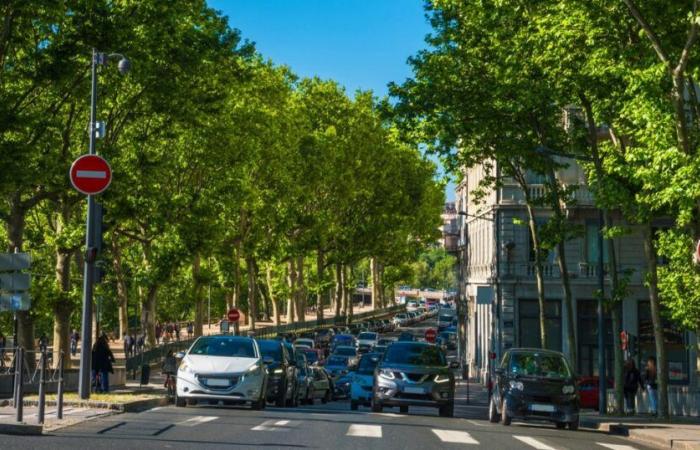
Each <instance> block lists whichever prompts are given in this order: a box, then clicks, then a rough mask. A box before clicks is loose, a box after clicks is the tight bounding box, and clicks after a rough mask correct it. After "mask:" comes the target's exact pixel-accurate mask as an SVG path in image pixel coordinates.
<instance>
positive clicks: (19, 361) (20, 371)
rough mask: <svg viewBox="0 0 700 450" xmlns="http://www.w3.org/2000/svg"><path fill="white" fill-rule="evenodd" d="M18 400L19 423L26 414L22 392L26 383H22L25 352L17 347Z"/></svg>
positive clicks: (17, 416) (16, 402)
mask: <svg viewBox="0 0 700 450" xmlns="http://www.w3.org/2000/svg"><path fill="white" fill-rule="evenodd" d="M16 358H17V380H18V382H17V398H16V400H15V408H16V410H17V411H16V412H17V415H16V419H17V422H21V421H22V415H23V414H24V393H23V392H22V388H23V387H24V386H23V385H24V383H23V381H22V378H24V364H22V363H23V362H24V350H23V349H22V348H21V347H17V356H16Z"/></svg>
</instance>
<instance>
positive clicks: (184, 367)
mask: <svg viewBox="0 0 700 450" xmlns="http://www.w3.org/2000/svg"><path fill="white" fill-rule="evenodd" d="M178 370H179V371H181V372H185V373H194V370H193V369H192V366H190V365H189V363H188V361H182V362H181V363H180V367H179V368H178Z"/></svg>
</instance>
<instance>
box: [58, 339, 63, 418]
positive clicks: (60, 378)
mask: <svg viewBox="0 0 700 450" xmlns="http://www.w3.org/2000/svg"><path fill="white" fill-rule="evenodd" d="M56 417H57V418H58V419H63V351H61V356H60V357H59V358H58V387H57V388H56Z"/></svg>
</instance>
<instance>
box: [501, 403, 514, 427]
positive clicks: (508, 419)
mask: <svg viewBox="0 0 700 450" xmlns="http://www.w3.org/2000/svg"><path fill="white" fill-rule="evenodd" d="M501 421H502V422H503V425H506V426H508V425H510V422H511V421H512V419H511V417H510V416H509V415H508V408H507V407H506V401H505V399H503V403H501Z"/></svg>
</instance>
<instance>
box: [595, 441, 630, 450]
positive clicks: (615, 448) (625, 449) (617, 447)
mask: <svg viewBox="0 0 700 450" xmlns="http://www.w3.org/2000/svg"><path fill="white" fill-rule="evenodd" d="M596 444H598V445H600V446H602V447H606V448H609V449H610V450H637V449H636V448H635V447H632V446H631V445H621V444H606V443H605V442H596Z"/></svg>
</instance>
